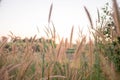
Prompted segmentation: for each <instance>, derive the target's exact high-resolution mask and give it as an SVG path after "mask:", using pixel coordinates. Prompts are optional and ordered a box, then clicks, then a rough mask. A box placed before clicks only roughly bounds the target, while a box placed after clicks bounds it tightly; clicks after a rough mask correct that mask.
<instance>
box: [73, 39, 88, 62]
mask: <svg viewBox="0 0 120 80" xmlns="http://www.w3.org/2000/svg"><path fill="white" fill-rule="evenodd" d="M85 42H86V37H83V38H82V40H81V42H80V43H79V45H78V47H77V50H76V52H75V54H74V61H76V60H77V59H78V57H79V56H80V54H81V53H82V51H83V48H84V47H85Z"/></svg>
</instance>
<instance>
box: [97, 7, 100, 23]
mask: <svg viewBox="0 0 120 80" xmlns="http://www.w3.org/2000/svg"><path fill="white" fill-rule="evenodd" d="M97 16H98V23H99V22H100V12H99V9H98V8H97Z"/></svg>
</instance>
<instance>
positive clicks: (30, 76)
mask: <svg viewBox="0 0 120 80" xmlns="http://www.w3.org/2000/svg"><path fill="white" fill-rule="evenodd" d="M52 8H53V4H51V6H50V11H49V16H48V24H49V25H48V27H45V29H46V30H45V32H46V35H47V36H48V39H50V40H52V42H49V40H47V39H45V38H42V39H40V40H39V39H36V36H34V37H33V38H30V39H25V41H23V40H22V39H20V38H19V39H18V37H16V36H14V34H13V33H12V32H10V33H11V35H9V36H10V37H11V41H10V42H7V38H5V37H3V39H2V41H1V43H0V80H94V79H96V80H118V79H119V76H118V75H119V73H116V71H115V68H114V65H113V63H112V62H111V63H109V62H110V61H109V60H108V57H106V56H104V54H105V52H106V50H107V49H106V48H107V47H108V45H107V44H108V43H111V42H112V41H114V39H115V38H116V37H114V35H115V34H114V35H113V34H112V33H113V31H112V29H111V34H112V35H113V36H112V38H111V39H112V41H106V37H105V35H104V34H103V32H102V29H104V28H103V27H104V26H103V27H100V29H94V28H93V22H92V19H91V16H90V12H89V11H88V10H87V8H86V7H84V9H85V11H86V13H87V16H88V19H89V21H90V26H91V28H90V30H89V31H90V34H93V36H94V38H95V40H94V41H93V40H92V38H91V37H89V42H86V41H87V40H86V36H84V35H83V34H82V31H81V30H80V31H79V38H78V40H77V44H76V47H74V45H73V43H72V42H73V33H74V27H72V29H71V34H70V42H68V39H65V40H64V39H63V38H62V39H60V40H59V41H60V43H59V44H56V43H55V42H56V38H57V36H56V30H55V26H54V24H53V22H52V21H51V14H52ZM113 8H114V12H115V13H114V19H115V20H114V21H115V25H116V31H117V34H118V35H119V34H120V33H119V32H120V31H119V29H120V28H119V27H120V23H119V15H118V13H119V12H118V6H117V3H116V0H113ZM97 11H98V10H97ZM97 13H98V22H102V21H101V19H100V14H99V11H98V12H97ZM50 24H52V28H51V27H50ZM91 29H92V30H94V31H95V33H93V32H91ZM38 31H39V29H38ZM113 37H114V38H113ZM117 37H118V36H117ZM8 44H9V45H10V46H9V47H10V50H9V51H8V52H6V45H8ZM36 46H37V47H36ZM36 48H37V49H38V50H39V51H38V52H37V51H36V50H35V49H36ZM69 48H70V49H72V48H75V51H74V52H73V53H72V54H73V56H72V57H73V58H72V59H69V58H68V57H67V55H68V54H69V53H68V54H67V53H66V51H67V50H68V49H69Z"/></svg>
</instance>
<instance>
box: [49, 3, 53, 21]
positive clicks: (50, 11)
mask: <svg viewBox="0 0 120 80" xmlns="http://www.w3.org/2000/svg"><path fill="white" fill-rule="evenodd" d="M52 8H53V3H52V4H51V6H50V10H49V16H48V23H50V19H51V14H52Z"/></svg>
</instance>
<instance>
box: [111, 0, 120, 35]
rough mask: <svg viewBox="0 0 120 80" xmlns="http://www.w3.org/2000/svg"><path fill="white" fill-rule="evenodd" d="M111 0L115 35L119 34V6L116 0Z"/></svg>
mask: <svg viewBox="0 0 120 80" xmlns="http://www.w3.org/2000/svg"><path fill="white" fill-rule="evenodd" d="M112 2H113V12H114V15H113V18H114V21H115V28H116V32H117V35H118V36H120V13H119V8H118V4H117V1H116V0H112Z"/></svg>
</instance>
